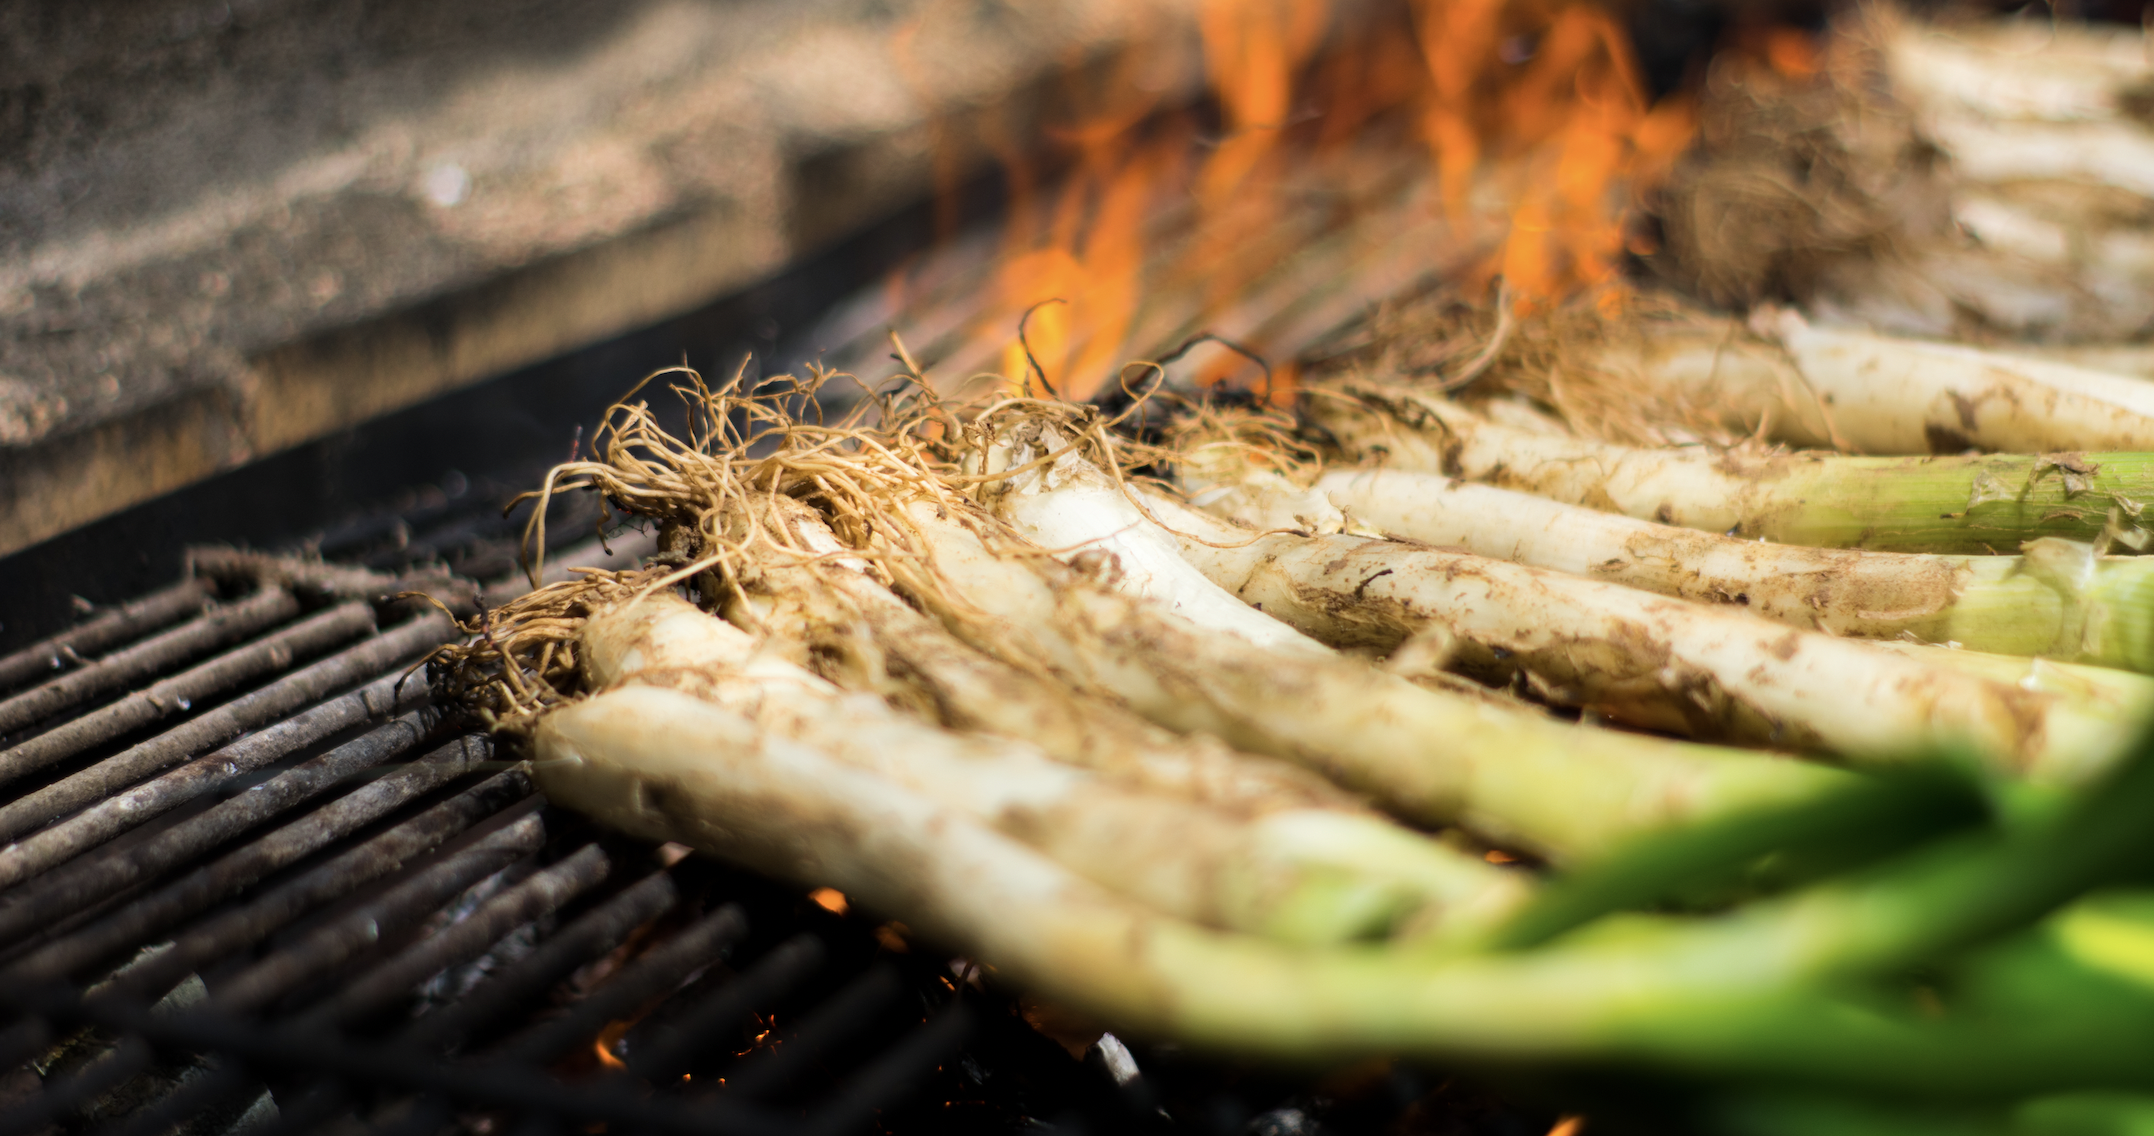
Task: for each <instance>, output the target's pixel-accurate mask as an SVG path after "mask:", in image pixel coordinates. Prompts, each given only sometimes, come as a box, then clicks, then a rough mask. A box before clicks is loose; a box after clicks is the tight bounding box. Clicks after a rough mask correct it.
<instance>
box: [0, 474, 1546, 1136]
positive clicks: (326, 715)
mask: <svg viewBox="0 0 2154 1136" xmlns="http://www.w3.org/2000/svg"><path fill="white" fill-rule="evenodd" d="M433 496H434V497H439V496H440V495H438V494H437V495H433ZM457 496H458V497H459V498H461V499H462V500H463V502H464V504H463V506H462V507H461V508H450V507H446V506H445V505H444V504H443V501H441V500H437V499H433V497H429V496H427V495H420V496H419V497H418V499H416V500H415V501H414V502H413V503H412V508H411V509H410V510H409V512H408V515H406V516H403V517H392V518H390V519H389V520H386V521H385V520H381V519H379V518H375V519H363V520H361V521H359V522H354V523H353V524H350V525H347V526H344V528H343V529H342V530H340V531H338V532H336V533H333V534H332V536H333V537H334V539H333V540H332V539H329V538H325V539H324V540H323V541H322V542H321V544H320V545H319V546H317V547H327V546H331V545H333V546H334V547H335V548H336V550H337V552H338V555H339V557H340V558H341V560H342V562H343V564H345V565H363V566H365V567H345V566H336V565H329V564H325V563H323V562H321V561H319V560H304V559H291V558H278V557H270V556H264V555H260V554H245V553H234V552H230V551H219V552H214V553H213V552H208V551H201V552H198V553H197V554H196V555H195V556H194V566H195V574H194V575H193V576H192V577H191V578H189V579H188V580H186V581H184V582H182V583H180V584H178V585H174V586H172V587H169V588H166V589H164V590H162V591H159V592H157V593H155V594H153V595H150V596H148V597H146V598H145V599H143V600H140V601H137V602H135V603H133V604H129V605H126V606H124V607H121V608H117V609H114V610H112V611H110V612H106V613H102V614H96V613H92V618H89V619H88V620H86V621H85V622H83V623H82V624H80V625H79V626H77V627H76V628H74V629H72V630H70V631H68V632H65V633H63V634H62V635H59V636H56V637H54V638H51V639H48V640H46V641H44V642H42V643H38V644H35V645H33V646H31V647H28V648H25V649H23V650H21V651H18V652H15V653H14V654H11V655H8V656H5V657H0V793H4V794H5V797H6V799H5V803H4V804H0V840H6V841H8V843H6V844H5V845H0V1071H4V1070H10V1069H12V1070H15V1072H14V1073H13V1074H12V1075H10V1076H4V1077H0V1136H6V1134H8V1133H31V1132H97V1133H111V1134H125V1136H151V1134H166V1133H175V1132H176V1133H186V1134H189V1136H213V1134H217V1136H221V1134H226V1133H232V1134H238V1133H246V1134H248V1136H263V1134H269V1133H293V1132H316V1131H339V1132H377V1133H399V1134H410V1136H432V1134H436V1133H442V1132H469V1133H489V1134H495V1133H511V1132H513V1133H517V1134H519V1136H520V1134H524V1133H532V1134H537V1133H552V1132H560V1133H568V1132H585V1131H598V1130H600V1128H599V1127H596V1126H601V1125H602V1126H603V1130H605V1131H610V1132H650V1133H665V1132H689V1131H694V1132H699V1133H710V1132H741V1133H781V1132H782V1133H795V1134H816V1133H829V1134H841V1133H852V1132H868V1131H878V1130H879V1131H884V1132H937V1133H943V1132H980V1133H998V1134H1006V1133H1025V1132H1040V1131H1049V1130H1056V1131H1063V1132H1069V1133H1081V1132H1144V1131H1169V1130H1171V1131H1182V1132H1197V1133H1218V1134H1219V1136H1238V1134H1242V1133H1287V1132H1292V1133H1305V1134H1312V1136H1313V1134H1315V1133H1319V1132H1333V1131H1338V1132H1350V1131H1377V1130H1385V1131H1395V1132H1401V1133H1406V1132H1414V1131H1431V1132H1446V1133H1452V1132H1456V1133H1486V1134H1488V1136H1499V1134H1500V1136H1539V1134H1540V1133H1543V1132H1545V1131H1547V1128H1548V1122H1549V1120H1550V1119H1551V1118H1545V1117H1538V1116H1530V1115H1528V1116H1524V1117H1523V1119H1521V1116H1522V1114H1519V1113H1517V1112H1515V1111H1512V1110H1508V1109H1487V1108H1482V1109H1481V1111H1479V1112H1475V1111H1473V1110H1472V1109H1471V1108H1469V1109H1467V1111H1465V1112H1461V1111H1460V1108H1459V1107H1457V1101H1458V1100H1460V1099H1466V1098H1460V1097H1459V1096H1458V1093H1459V1090H1456V1089H1453V1088H1449V1087H1446V1086H1444V1085H1442V1084H1439V1083H1435V1082H1425V1081H1424V1080H1422V1079H1421V1078H1420V1077H1419V1075H1418V1074H1414V1073H1411V1072H1408V1071H1403V1070H1388V1071H1385V1072H1384V1073H1383V1074H1382V1075H1381V1076H1378V1077H1375V1078H1374V1079H1370V1078H1367V1077H1363V1078H1361V1080H1360V1082H1358V1083H1357V1084H1355V1085H1353V1086H1348V1087H1346V1088H1341V1087H1340V1086H1339V1085H1338V1084H1336V1083H1334V1082H1325V1081H1314V1080H1311V1079H1310V1078H1307V1077H1289V1076H1281V1075H1277V1074H1252V1073H1250V1072H1249V1071H1246V1070H1238V1069H1234V1068H1231V1067H1226V1066H1221V1065H1219V1064H1217V1063H1215V1062H1204V1061H1196V1060H1191V1059H1188V1058H1185V1057H1182V1056H1180V1055H1178V1054H1176V1053H1175V1052H1174V1051H1173V1050H1172V1048H1171V1047H1155V1048H1153V1049H1143V1050H1140V1060H1139V1064H1140V1065H1141V1066H1142V1067H1143V1069H1144V1071H1145V1072H1144V1075H1143V1076H1142V1077H1140V1078H1138V1079H1136V1080H1134V1081H1132V1080H1130V1079H1129V1078H1128V1072H1129V1069H1128V1066H1127V1065H1126V1064H1120V1065H1118V1064H1117V1062H1116V1061H1114V1060H1110V1059H1108V1058H1107V1056H1106V1054H1105V1053H1104V1052H1103V1051H1102V1050H1100V1049H1099V1048H1098V1047H1096V1046H1095V1048H1094V1049H1093V1050H1092V1052H1091V1053H1090V1054H1089V1055H1088V1056H1087V1057H1085V1058H1084V1059H1082V1060H1080V1059H1078V1058H1077V1057H1075V1056H1073V1055H1072V1052H1071V1051H1070V1050H1069V1049H1066V1048H1065V1044H1066V1043H1065V1042H1061V1041H1057V1040H1053V1039H1051V1037H1050V1036H1049V1034H1050V1033H1054V1035H1055V1036H1073V1037H1074V1036H1076V1031H1059V1032H1058V1031H1055V1030H1054V1029H1053V1027H1052V1024H1051V1023H1049V1032H1042V1030H1041V1029H1039V1028H1035V1025H1034V1024H1033V1023H1034V1022H1039V1021H1041V1019H1040V1017H1039V1015H1038V1013H1037V1012H1035V1011H1034V1009H1033V1008H1031V1007H1028V1006H1023V1005H1021V1004H1020V1003H1019V1002H1018V1001H1016V1000H1015V999H1013V998H1011V997H1010V996H1008V995H1007V994H1005V993H1004V992H1001V991H999V990H998V989H996V988H993V987H990V986H987V985H983V984H982V983H981V982H980V981H979V980H978V972H977V968H971V967H969V964H963V963H962V960H949V959H946V958H940V957H938V956H935V955H933V954H932V953H930V952H928V951H926V950H924V949H920V948H918V947H915V946H913V945H911V944H908V943H907V942H906V940H905V938H904V933H903V931H902V928H899V927H897V926H896V925H877V923H876V922H875V921H874V920H872V919H870V918H867V917H865V916H863V915H861V914H859V913H855V914H853V915H850V916H843V915H838V914H834V913H832V912H829V911H827V910H825V909H824V908H822V907H820V906H818V905H817V904H815V903H814V902H812V901H811V900H810V898H809V897H807V896H804V895H802V894H801V893H800V892H799V890H798V889H795V888H792V887H790V886H786V885H781V884H778V883H774V882H772V881H769V880H766V879H762V878H760V877H755V876H752V875H748V874H744V873H739V872H734V871H731V870H729V869H726V868H724V867H722V866H720V865H717V864H714V863H711V862H708V861H705V860H702V859H700V858H697V857H683V856H682V855H680V852H681V850H680V849H678V848H672V847H669V848H663V849H661V848H653V847H651V846H649V845H647V844H641V843H637V842H634V841H629V840H625V839H622V838H618V837H615V836H611V835H608V834H605V833H601V832H599V831H597V830H596V829H595V828H594V827H593V826H591V825H589V824H587V823H586V822H584V821H582V820H581V819H579V818H577V817H574V816H572V815H570V814H565V813H561V812H557V811H555V810H553V809H551V808H550V807H548V806H546V805H545V804H544V803H543V802H542V801H541V800H540V799H539V798H538V797H537V796H536V795H535V794H534V792H533V789H532V786H531V784H530V781H529V779H528V778H527V777H526V776H525V774H524V773H523V772H522V771H521V770H520V769H519V768H518V767H517V766H516V765H515V764H513V763H512V762H510V761H508V760H505V757H506V756H507V755H497V754H496V753H495V752H494V749H493V746H492V744H491V742H490V740H489V739H488V738H487V737H486V736H484V735H482V734H475V733H470V732H468V731H465V730H463V729H461V728H459V725H458V723H455V722H451V721H446V720H443V718H442V716H441V715H440V714H439V713H438V712H437V711H436V710H434V709H433V708H432V707H430V706H429V705H428V692H427V689H426V686H425V683H424V681H423V678H422V677H421V676H418V675H416V674H414V673H413V671H412V668H413V666H414V665H415V664H416V663H417V662H418V661H419V660H420V659H422V658H423V657H424V656H425V655H426V653H427V652H428V651H430V650H432V649H433V648H434V647H435V646H438V645H439V644H441V643H442V642H444V641H446V640H447V639H448V637H449V636H450V635H451V633H452V630H453V629H452V627H451V624H450V622H449V619H448V617H447V616H446V615H444V614H442V613H441V612H440V611H438V610H437V609H435V608H433V607H432V606H430V605H426V604H421V603H416V602H412V601H410V600H399V599H398V598H397V595H398V593H399V592H401V591H403V590H404V589H405V588H407V587H412V586H423V587H425V588H427V589H428V590H429V591H431V592H432V593H433V594H435V595H437V596H440V597H443V598H444V599H445V601H446V602H449V603H450V604H451V605H452V607H454V608H457V609H460V610H465V611H468V610H471V609H472V608H473V607H474V606H475V605H476V604H477V603H480V602H489V603H497V602H500V601H501V600H503V599H505V598H507V597H509V596H512V595H514V594H516V593H517V592H519V591H521V590H522V588H523V587H524V585H523V584H522V583H521V582H520V581H508V582H503V583H497V584H495V585H492V586H490V587H487V588H484V589H480V588H478V587H477V586H475V585H472V584H470V583H468V582H463V581H460V580H457V579H453V578H450V577H447V576H445V575H444V574H443V573H442V572H441V571H440V570H439V568H438V567H437V568H434V569H427V568H426V567H425V565H426V564H427V563H428V562H429V561H447V562H449V563H454V564H464V565H483V566H490V567H491V568H493V569H495V570H497V571H505V570H506V569H507V568H508V567H509V566H511V565H513V563H514V561H515V551H514V550H515V544H516V540H517V537H518V535H519V532H518V529H517V527H516V526H513V525H511V524H510V523H508V522H506V521H504V520H502V519H501V517H500V515H499V514H498V513H496V512H494V511H493V505H494V504H495V503H497V502H498V500H499V499H500V497H499V496H498V495H496V496H492V497H489V494H488V493H468V494H459V495H457ZM563 505H564V506H565V508H564V512H563V514H557V516H556V519H555V521H554V523H553V524H552V525H550V526H549V527H550V529H551V531H552V532H554V533H556V534H568V537H569V539H570V540H574V539H576V538H577V537H578V536H580V535H581V534H582V533H584V532H588V531H589V530H588V528H587V527H586V526H587V525H588V523H589V522H590V521H592V520H593V519H595V518H594V516H593V515H592V514H591V513H589V512H586V513H583V514H580V515H578V514H575V513H573V512H572V511H571V510H573V509H575V508H589V505H588V503H587V502H583V503H579V502H574V501H569V502H564V503H563ZM562 515H566V516H567V517H568V520H567V521H566V522H563V521H561V520H559V519H558V518H559V517H560V516H562ZM414 534H418V535H417V536H414ZM614 539H615V543H613V544H612V546H611V547H610V548H609V547H606V546H604V545H601V544H599V543H596V542H593V543H590V544H587V545H582V546H577V547H572V548H565V549H556V550H555V551H553V552H551V553H549V556H548V560H547V564H548V570H547V575H548V577H550V578H554V579H558V578H563V577H565V576H566V575H567V572H566V570H565V566H566V565H569V564H585V565H594V566H619V565H621V564H625V563H629V562H632V561H633V560H634V559H635V558H637V557H638V556H641V555H645V554H648V553H649V552H650V551H651V550H652V547H653V542H652V540H651V539H650V538H649V537H647V536H644V535H641V534H636V533H624V534H621V535H620V536H618V537H616V538H614ZM429 573H431V574H429ZM1084 1032H1085V1033H1088V1034H1091V1033H1096V1030H1088V1031H1084ZM1107 1042H1108V1043H1112V1039H1111V1038H1110V1039H1107ZM1078 1044H1079V1045H1080V1046H1081V1045H1082V1040H1081V1039H1080V1040H1079V1041H1078ZM1112 1045H1113V1048H1114V1049H1115V1051H1116V1052H1117V1054H1118V1055H1119V1057H1121V1058H1124V1059H1126V1058H1127V1056H1128V1054H1127V1052H1126V1051H1124V1050H1122V1049H1121V1047H1120V1046H1119V1043H1112ZM1432 1086H1433V1089H1432ZM1431 1101H1436V1102H1438V1103H1437V1104H1436V1105H1434V1106H1432V1105H1431V1104H1430V1102H1431ZM1469 1103H1471V1101H1470V1100H1469ZM1476 1107H1478V1106H1476ZM1170 1113H1171V1114H1172V1118H1171V1119H1170V1115H1169V1114H1170ZM1318 1117H1330V1118H1331V1120H1330V1121H1329V1122H1327V1123H1329V1124H1330V1126H1329V1127H1327V1126H1325V1124H1324V1123H1319V1121H1318V1120H1317V1119H1316V1118H1318Z"/></svg>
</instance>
